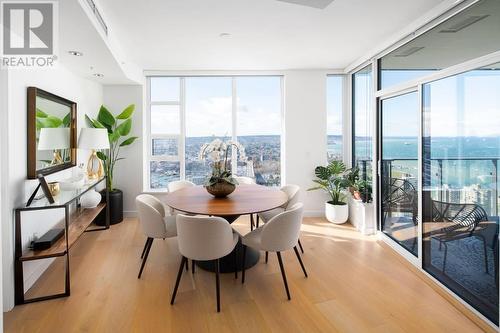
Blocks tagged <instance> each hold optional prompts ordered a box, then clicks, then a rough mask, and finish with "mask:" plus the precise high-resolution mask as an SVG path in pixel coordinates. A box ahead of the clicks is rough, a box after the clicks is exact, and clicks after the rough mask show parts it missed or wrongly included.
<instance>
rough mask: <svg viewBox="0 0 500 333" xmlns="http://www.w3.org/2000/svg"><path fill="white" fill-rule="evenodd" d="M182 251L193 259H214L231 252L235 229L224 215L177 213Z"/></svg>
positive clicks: (178, 238)
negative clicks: (210, 215)
mask: <svg viewBox="0 0 500 333" xmlns="http://www.w3.org/2000/svg"><path fill="white" fill-rule="evenodd" d="M176 223H177V240H178V244H179V251H180V253H181V254H182V255H183V256H184V257H187V258H189V259H193V260H213V259H218V258H222V257H224V256H225V255H228V254H229V253H231V251H232V250H233V248H234V243H233V229H232V228H231V225H230V224H229V222H227V221H226V220H225V219H223V218H222V217H208V216H188V215H183V214H179V215H177V221H176Z"/></svg>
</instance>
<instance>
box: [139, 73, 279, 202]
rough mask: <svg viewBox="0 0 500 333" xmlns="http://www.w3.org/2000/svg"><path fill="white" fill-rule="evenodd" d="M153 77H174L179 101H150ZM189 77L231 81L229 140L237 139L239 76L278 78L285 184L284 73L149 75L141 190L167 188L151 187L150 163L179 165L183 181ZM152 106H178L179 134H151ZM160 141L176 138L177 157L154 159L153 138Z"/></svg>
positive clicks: (184, 177)
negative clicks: (187, 81) (178, 85)
mask: <svg viewBox="0 0 500 333" xmlns="http://www.w3.org/2000/svg"><path fill="white" fill-rule="evenodd" d="M155 77H173V78H179V84H180V89H179V99H178V100H177V101H154V102H153V101H151V78H155ZM190 77H208V78H210V77H225V78H230V79H231V99H232V107H231V117H232V118H231V126H232V128H231V139H232V140H237V138H238V95H237V92H238V87H237V79H238V78H240V77H276V78H279V82H280V121H281V124H280V133H279V135H280V176H281V185H282V184H284V183H285V173H284V170H285V168H284V163H285V158H284V152H285V149H284V148H285V147H284V139H285V129H284V125H285V124H284V122H285V119H284V75H283V74H252V75H248V74H245V75H241V74H232V75H229V74H228V75H225V74H223V75H217V74H204V75H179V74H177V73H176V74H175V75H174V74H162V73H149V74H146V77H145V79H146V85H145V86H146V92H145V96H146V101H145V105H146V108H145V110H146V112H144V118H143V119H144V126H143V129H144V131H143V132H144V138H145V139H146V140H145V143H144V154H143V156H144V163H143V174H144V175H145V177H144V181H143V191H144V192H147V193H165V192H168V189H167V188H166V187H165V188H151V172H150V162H152V161H166V162H179V168H180V170H179V179H180V180H185V179H186V160H185V159H186V154H185V147H186V78H190ZM153 105H178V106H179V117H180V122H179V123H180V131H179V133H180V134H154V135H153V134H152V133H151V106H153ZM163 138H177V139H178V149H177V152H178V155H177V156H172V155H170V156H169V155H166V156H153V155H152V154H153V149H152V148H153V147H152V142H153V139H163ZM234 150H235V148H234V147H232V151H233V153H235V151H234ZM231 169H232V170H236V169H237V160H236V159H234V160H232V163H231Z"/></svg>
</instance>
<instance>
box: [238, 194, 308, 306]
mask: <svg viewBox="0 0 500 333" xmlns="http://www.w3.org/2000/svg"><path fill="white" fill-rule="evenodd" d="M302 214H303V204H302V203H300V202H299V203H296V204H295V205H293V206H292V207H290V208H289V209H288V210H286V211H283V212H281V213H279V214H277V215H276V216H274V217H272V218H271V219H270V220H269V221H268V222H267V223H265V224H264V225H263V226H262V227H260V228H257V229H255V230H254V231H251V232H250V233H248V234H246V235H245V236H243V237H242V240H241V241H242V243H243V260H242V263H244V262H245V257H246V248H247V246H250V247H252V248H254V249H256V250H261V251H266V253H268V252H269V251H271V252H276V255H277V256H278V262H279V265H280V270H281V275H282V277H283V283H284V284H285V290H286V295H287V297H288V300H290V299H291V298H290V291H289V290H288V283H287V280H286V274H285V268H284V267H283V260H282V258H281V252H282V251H286V250H289V249H292V248H293V250H294V251H295V255H296V256H297V259H298V260H299V263H300V266H301V267H302V271H303V272H304V275H305V277H306V278H307V271H306V268H305V267H304V263H303V262H302V259H301V258H300V254H299V251H298V250H297V243H298V241H299V234H300V226H301V224H302ZM241 283H245V265H243V271H242V277H241Z"/></svg>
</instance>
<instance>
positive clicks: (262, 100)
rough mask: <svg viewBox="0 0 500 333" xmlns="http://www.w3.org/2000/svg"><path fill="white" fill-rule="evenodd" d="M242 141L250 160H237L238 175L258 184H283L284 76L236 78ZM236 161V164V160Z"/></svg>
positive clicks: (239, 130)
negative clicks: (282, 90)
mask: <svg viewBox="0 0 500 333" xmlns="http://www.w3.org/2000/svg"><path fill="white" fill-rule="evenodd" d="M236 95H237V96H238V99H237V103H238V107H237V114H236V118H237V126H236V128H237V133H238V136H237V137H238V141H239V142H240V143H241V144H242V145H243V146H244V147H245V151H246V155H247V159H246V161H243V162H242V161H237V163H238V166H237V170H238V175H240V176H247V177H251V178H254V179H255V181H256V183H257V184H262V185H268V186H280V184H281V172H280V170H281V130H282V129H281V126H282V121H281V118H282V112H281V107H282V106H281V77H277V76H271V77H270V76H245V77H238V78H236ZM235 162H236V161H235Z"/></svg>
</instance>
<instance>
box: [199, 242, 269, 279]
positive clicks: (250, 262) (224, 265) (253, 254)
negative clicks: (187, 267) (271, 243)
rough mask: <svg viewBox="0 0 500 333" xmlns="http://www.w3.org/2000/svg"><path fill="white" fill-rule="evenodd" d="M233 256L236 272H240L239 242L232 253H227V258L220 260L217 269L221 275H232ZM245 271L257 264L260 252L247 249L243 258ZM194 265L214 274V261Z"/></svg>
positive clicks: (241, 252)
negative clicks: (236, 265)
mask: <svg viewBox="0 0 500 333" xmlns="http://www.w3.org/2000/svg"><path fill="white" fill-rule="evenodd" d="M234 256H236V258H237V263H238V267H237V269H238V271H241V261H242V260H243V245H242V244H241V241H239V242H238V244H236V247H235V248H234V250H233V252H231V253H229V254H228V255H227V256H225V257H223V258H220V261H219V269H220V272H221V273H234V263H235V261H234ZM245 257H246V258H245V269H249V268H250V267H252V266H255V265H256V264H257V263H258V262H259V258H260V252H259V251H257V250H254V249H252V248H251V247H247V253H246V256H245ZM196 265H197V266H198V267H201V268H202V269H204V270H206V271H210V272H215V261H214V260H209V261H196Z"/></svg>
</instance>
